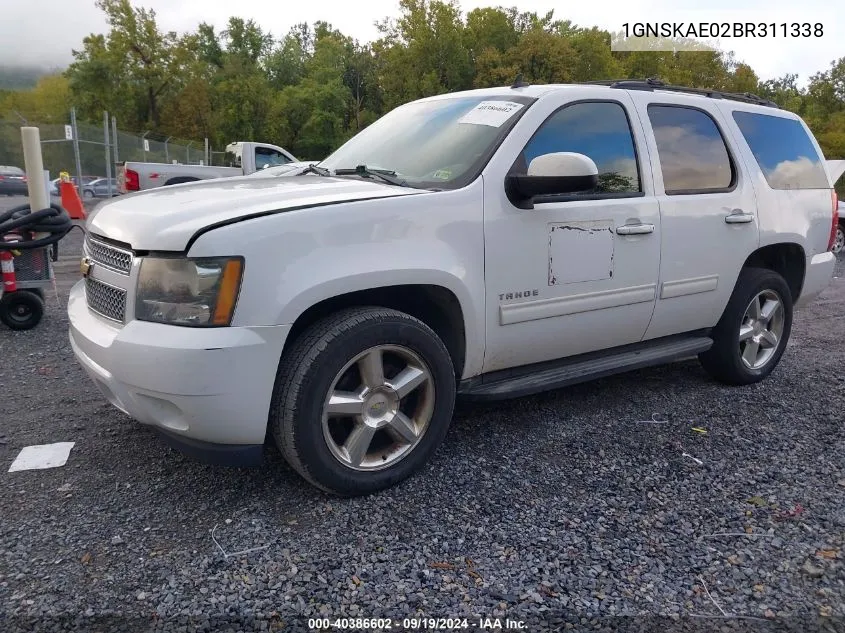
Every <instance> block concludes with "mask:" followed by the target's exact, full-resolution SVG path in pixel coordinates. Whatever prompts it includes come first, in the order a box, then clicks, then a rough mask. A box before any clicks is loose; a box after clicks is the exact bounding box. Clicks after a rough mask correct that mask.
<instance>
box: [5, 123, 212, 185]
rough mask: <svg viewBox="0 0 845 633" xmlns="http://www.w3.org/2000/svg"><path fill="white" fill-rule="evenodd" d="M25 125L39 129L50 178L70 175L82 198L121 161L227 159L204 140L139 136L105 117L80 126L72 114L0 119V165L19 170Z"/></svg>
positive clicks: (193, 162)
mask: <svg viewBox="0 0 845 633" xmlns="http://www.w3.org/2000/svg"><path fill="white" fill-rule="evenodd" d="M23 125H31V126H35V127H37V128H39V132H40V136H41V153H42V157H43V160H44V169H46V170H48V171H49V172H50V178H51V179H55V178H58V177H59V174H60V173H61V172H63V171H66V172H68V173H69V174H71V175H72V176H73V178H74V180H75V181H76V182H77V186H78V187H79V189H80V195H83V186H84V185H86V184H88V183H89V182H90V181H91V180H93V179H96V178H109V177H111V178H115V177H116V174H117V168H116V167H117V164H118V163H120V162H124V161H143V162H152V163H174V162H177V163H181V164H187V165H200V164H204V165H207V164H210V163H209V160H212V161H213V162H220V161H222V160H223V157H224V155H225V152H212V151H211V150H210V148H209V147H208V146H207V140H201V141H190V140H185V139H177V138H173V137H165V136H162V135H160V134H155V133H145V134H142V135H138V134H132V133H129V132H124V131H121V130H119V129H118V128H117V121H116V120H115V119H114V118H113V117H112V118H111V119H109V117H108V115H107V114H104V117H103V123H102V124H101V125H92V124H90V123H78V122H76V120H75V114H74V113H73V112H71V113H69V117H68V122H67V123H66V124H56V123H45V124H42V123H38V122H33V121H28V122H26V123H24V122H22V121H20V120H10V119H5V120H2V119H0V166H2V165H11V166H15V167H20V168H21V169H23V167H24V160H23V147H22V145H21V130H20V129H21V126H23ZM221 164H222V163H221ZM80 179H81V180H80ZM113 192H114V193H116V191H113ZM97 195H109V187H107V188H106V189H105V193H104V194H103V192H102V190H98V193H97Z"/></svg>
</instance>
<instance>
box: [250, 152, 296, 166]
mask: <svg viewBox="0 0 845 633" xmlns="http://www.w3.org/2000/svg"><path fill="white" fill-rule="evenodd" d="M289 162H290V159H288V157H287V156H285V155H284V154H282V153H281V152H280V151H278V150H275V149H273V148H271V147H256V148H255V168H256V169H264V168H266V167H275V166H276V165H284V164H285V163H289Z"/></svg>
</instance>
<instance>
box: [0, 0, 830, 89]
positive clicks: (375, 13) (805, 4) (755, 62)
mask: <svg viewBox="0 0 845 633" xmlns="http://www.w3.org/2000/svg"><path fill="white" fill-rule="evenodd" d="M132 2H133V4H135V5H136V6H144V7H148V8H152V9H155V11H156V13H157V15H158V20H159V25H160V26H161V27H162V28H163V29H166V30H174V31H177V32H183V31H187V30H192V29H193V28H195V27H196V25H197V24H198V23H199V22H201V21H205V22H209V23H211V24H213V25H215V26H216V27H218V28H222V27H223V25H225V23H226V21H227V19H228V18H229V16H230V15H232V14H235V15H238V16H239V17H243V18H245V19H249V18H252V19H254V20H255V21H256V22H257V23H258V24H260V25H261V26H262V27H263V28H264V29H265V30H269V31H270V32H272V33H273V34H274V35H276V36H277V37H278V36H282V35H284V34H285V33H287V31H288V29H289V28H290V27H291V26H292V25H294V24H296V23H298V22H309V23H313V22H315V21H317V20H324V21H327V22H330V23H331V24H332V25H333V26H334V27H335V28H338V29H340V30H341V31H342V32H344V33H346V34H348V35H351V36H353V37H355V38H357V39H359V40H361V41H370V40H373V39H375V38H376V37H377V36H378V31H377V30H376V27H375V22H376V21H380V20H382V19H383V18H384V17H386V16H396V15H397V14H398V9H399V2H398V0H364V1H362V0H357V1H356V0H318V1H316V2H307V1H303V0H241V2H237V3H233V2H231V0H132ZM3 4H4V5H5V6H4V7H3V9H2V12H0V15H2V19H0V65H40V66H48V67H62V66H65V65H66V64H68V63H69V62H70V61H71V60H72V56H71V50H72V49H73V48H79V47H80V46H81V42H82V38H83V37H84V36H85V35H87V34H89V33H92V32H94V33H102V32H105V31H106V24H105V21H104V19H103V16H102V14H101V12H100V11H99V10H98V9H97V8H96V7H95V5H94V0H62V2H57V1H56V0H25V1H20V0H3ZM497 5H504V6H517V7H518V8H519V9H520V10H521V11H536V12H538V13H541V14H544V13H545V12H546V11H548V10H550V9H554V10H555V17H556V18H559V19H569V20H571V21H572V22H574V23H575V24H577V25H578V26H587V27H589V26H599V27H601V28H604V29H608V30H611V31H619V30H621V29H622V28H623V24H625V23H626V22H627V23H629V24H633V23H642V22H650V23H653V22H660V23H665V22H669V23H672V22H685V23H689V22H692V21H695V22H699V21H701V20H704V21H707V22H719V23H722V22H729V23H733V22H743V23H744V22H750V21H754V22H767V23H770V22H775V23H776V24H780V23H783V22H786V23H790V24H791V23H794V22H800V23H805V22H810V23H812V24H815V23H821V24H822V25H823V33H824V34H823V36H822V37H810V38H788V39H784V38H783V37H778V38H771V37H770V38H749V37H746V38H741V39H733V38H732V39H729V40H726V39H722V40H719V41H718V42H717V43H718V45H719V46H720V48H722V49H723V50H732V51H734V52H735V53H736V57H737V59H738V60H740V61H744V62H746V63H748V64H750V65H751V67H752V68H753V69H754V70H755V71H756V72H757V74H758V75H759V76H760V77H761V78H762V79H770V78H774V77H780V76H782V75H784V74H786V73H797V74H798V75H799V81H800V83H802V84H803V83H804V82H806V80H807V78H808V77H809V76H810V75H812V74H813V73H815V72H818V71H822V70H826V69H828V68H829V67H830V63H831V62H832V61H833V60H835V59H839V58H841V57H844V56H845V2H841V1H832V0H801V1H800V2H798V1H796V0H708V2H707V7H708V8H707V9H705V10H702V9H700V8H696V7H700V6H701V2H700V0H601V1H600V2H571V3H570V2H567V3H562V2H559V1H558V2H555V1H553V0H487V1H484V0H463V2H460V6H461V8H462V9H463V10H464V11H465V12H467V11H470V10H472V9H474V8H476V7H479V6H497ZM711 42H712V40H711Z"/></svg>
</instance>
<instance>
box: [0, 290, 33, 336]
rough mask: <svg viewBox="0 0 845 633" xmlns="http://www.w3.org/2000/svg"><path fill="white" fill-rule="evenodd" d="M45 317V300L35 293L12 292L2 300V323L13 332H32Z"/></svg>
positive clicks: (0, 307) (0, 300)
mask: <svg viewBox="0 0 845 633" xmlns="http://www.w3.org/2000/svg"><path fill="white" fill-rule="evenodd" d="M42 316H44V300H43V299H42V298H41V297H39V296H38V295H36V294H35V293H33V292H24V291H19V292H10V293H8V294H4V295H3V298H2V299H0V321H2V322H3V323H5V324H6V326H7V327H9V328H10V329H12V330H31V329H32V328H34V327H35V326H36V325H38V324H39V323H40V322H41V317H42Z"/></svg>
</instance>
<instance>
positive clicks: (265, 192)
mask: <svg viewBox="0 0 845 633" xmlns="http://www.w3.org/2000/svg"><path fill="white" fill-rule="evenodd" d="M423 191H424V190H421V189H412V188H410V187H397V186H394V185H388V184H382V183H381V182H378V181H374V180H362V179H359V178H335V177H325V176H311V175H307V176H295V177H287V178H285V177H279V178H278V179H274V178H251V177H249V176H243V177H237V178H219V179H215V180H204V181H201V182H195V183H194V182H192V183H185V184H180V185H171V186H167V187H160V188H157V189H151V190H149V191H142V192H139V193H133V194H128V195H125V196H120V197H118V198H113V199H112V200H111V201H109V202H105V203H103V204H101V205H100V206H99V207H97V208H96V209H95V210H94V211H93V212H92V213H91V215H90V216H89V218H88V222H87V229H88V230H89V231H90V232H91V233H94V234H96V235H100V236H103V237H107V238H110V239H113V240H117V241H119V242H124V243H126V244H129V245H130V246H131V247H132V248H133V249H136V250H156V251H182V250H185V248H187V246H188V243H189V241H190V240H191V238H192V237H193V236H194V234H196V233H197V232H198V231H200V230H202V229H204V228H206V227H209V226H211V225H215V224H221V223H223V224H226V223H231V222H236V221H238V220H239V219H244V218H249V217H250V216H254V215H263V214H268V213H283V212H285V211H300V210H306V209H308V208H309V207H321V206H326V205H332V204H342V203H345V202H355V201H360V200H371V199H374V198H389V197H396V196H406V195H413V194H418V193H423Z"/></svg>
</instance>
